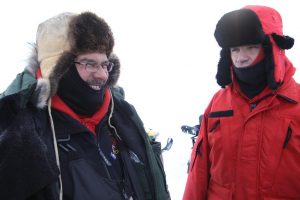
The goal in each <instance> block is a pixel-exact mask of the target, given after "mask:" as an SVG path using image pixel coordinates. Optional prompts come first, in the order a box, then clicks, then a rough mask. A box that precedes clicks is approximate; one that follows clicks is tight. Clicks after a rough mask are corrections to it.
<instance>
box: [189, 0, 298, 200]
mask: <svg viewBox="0 0 300 200" xmlns="http://www.w3.org/2000/svg"><path fill="white" fill-rule="evenodd" d="M214 36H215V38H216V41H217V42H218V44H219V46H220V47H221V53H220V60H219V63H218V71H217V75H216V79H217V82H218V84H219V85H220V86H221V87H222V89H220V90H219V91H218V92H217V93H215V95H214V96H213V98H212V100H211V102H210V103H209V105H208V107H207V108H206V110H205V113H204V117H203V119H202V123H201V127H200V130H199V136H198V138H197V141H196V143H195V145H194V147H193V151H192V155H191V162H190V166H189V172H188V178H187V182H186V187H185V191H184V195H183V199H184V200H196V199H197V200H202V199H203V200H204V199H208V200H227V199H236V200H267V199H268V200H271V199H272V200H274V199H278V200H279V199H280V200H287V199H300V103H299V102H300V85H299V84H298V83H296V81H295V80H294V78H293V75H294V73H295V68H294V66H293V64H292V63H291V61H290V60H289V59H288V58H287V56H286V55H285V50H286V49H290V48H292V47H293V44H294V39H293V38H291V37H289V36H285V35H283V31H282V19H281V16H280V14H279V13H278V11H276V10H274V9H273V8H270V7H265V6H258V5H255V6H245V7H243V8H241V9H238V10H234V11H231V12H229V13H226V14H225V15H223V16H222V17H221V19H220V20H219V21H218V23H217V25H216V29H215V33H214Z"/></svg>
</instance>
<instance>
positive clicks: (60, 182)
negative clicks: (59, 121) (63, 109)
mask: <svg viewBox="0 0 300 200" xmlns="http://www.w3.org/2000/svg"><path fill="white" fill-rule="evenodd" d="M48 112H49V117H50V124H51V131H52V136H53V146H54V151H55V158H56V164H57V167H58V169H59V175H58V179H59V189H60V190H59V200H63V188H62V180H61V173H60V163H59V155H58V147H57V141H56V135H55V129H54V123H53V118H52V114H51V98H50V99H49V101H48Z"/></svg>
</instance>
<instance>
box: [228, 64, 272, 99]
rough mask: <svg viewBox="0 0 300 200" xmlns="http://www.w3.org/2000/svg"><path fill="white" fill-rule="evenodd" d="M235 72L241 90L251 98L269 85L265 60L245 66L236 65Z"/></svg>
mask: <svg viewBox="0 0 300 200" xmlns="http://www.w3.org/2000/svg"><path fill="white" fill-rule="evenodd" d="M233 72H234V76H235V78H236V79H237V82H238V84H239V86H240V88H241V91H242V92H243V93H244V94H245V95H246V96H247V97H248V98H250V99H252V98H253V97H255V96H256V95H258V94H259V93H260V92H261V91H262V90H263V89H264V88H265V87H266V86H267V72H266V68H265V60H262V61H261V62H259V63H257V64H255V65H252V66H249V67H245V68H237V67H235V66H234V67H233Z"/></svg>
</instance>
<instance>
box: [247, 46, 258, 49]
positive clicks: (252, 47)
mask: <svg viewBox="0 0 300 200" xmlns="http://www.w3.org/2000/svg"><path fill="white" fill-rule="evenodd" d="M259 47H260V46H259V45H251V46H249V49H259Z"/></svg>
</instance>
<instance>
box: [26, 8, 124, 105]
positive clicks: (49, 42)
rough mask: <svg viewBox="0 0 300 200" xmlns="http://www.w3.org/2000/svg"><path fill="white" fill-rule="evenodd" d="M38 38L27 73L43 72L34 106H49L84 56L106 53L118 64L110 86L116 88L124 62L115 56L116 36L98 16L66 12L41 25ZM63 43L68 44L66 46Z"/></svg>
mask: <svg viewBox="0 0 300 200" xmlns="http://www.w3.org/2000/svg"><path fill="white" fill-rule="evenodd" d="M62 26H66V27H62ZM53 29H57V31H55V30H53ZM37 38H38V39H37V42H36V43H35V44H32V53H31V56H30V57H29V59H28V65H27V67H26V70H27V71H29V72H30V73H31V74H32V75H33V76H34V77H36V72H37V71H38V69H39V68H40V69H41V71H42V77H37V87H36V89H35V93H34V95H33V102H34V105H36V106H37V107H38V108H43V107H45V106H46V104H47V101H48V100H49V98H51V97H53V96H54V95H55V94H56V91H57V88H58V85H59V81H60V79H61V78H62V76H63V75H64V74H65V73H66V72H67V71H68V70H69V69H70V67H73V66H74V59H75V58H76V56H77V55H78V54H80V53H87V52H99V53H105V54H106V55H107V57H108V59H109V60H110V61H111V62H113V63H114V68H113V70H112V71H111V72H109V78H108V80H107V85H108V86H109V87H112V86H115V85H116V83H117V81H118V79H119V76H120V62H119V59H118V57H117V56H116V55H114V54H113V53H112V52H113V46H114V38H113V34H112V32H111V30H110V27H109V26H108V24H107V23H106V22H105V21H104V20H103V19H102V18H100V17H98V16H97V15H95V14H93V13H91V12H84V13H81V14H79V15H75V14H69V13H62V14H60V15H58V16H55V17H53V18H51V19H49V20H47V21H45V22H43V23H41V24H40V25H39V28H38V32H37ZM62 38H63V39H62ZM61 42H64V43H65V44H66V45H65V46H64V47H62V46H61ZM48 46H49V48H47V47H48ZM53 55H55V56H57V58H56V59H55V60H56V61H55V62H52V61H53V60H54V59H53ZM50 60H51V62H48V61H50ZM45 69H46V70H45ZM43 72H47V73H43Z"/></svg>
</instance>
